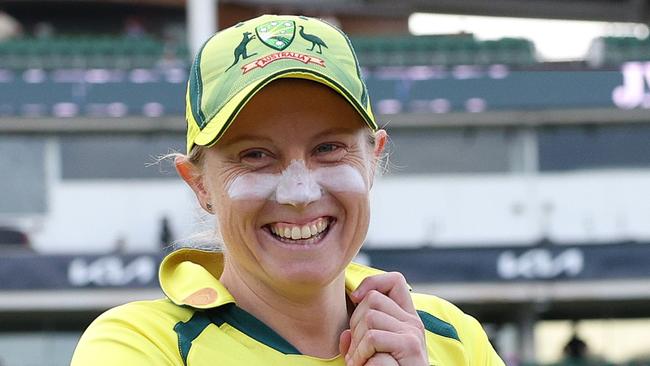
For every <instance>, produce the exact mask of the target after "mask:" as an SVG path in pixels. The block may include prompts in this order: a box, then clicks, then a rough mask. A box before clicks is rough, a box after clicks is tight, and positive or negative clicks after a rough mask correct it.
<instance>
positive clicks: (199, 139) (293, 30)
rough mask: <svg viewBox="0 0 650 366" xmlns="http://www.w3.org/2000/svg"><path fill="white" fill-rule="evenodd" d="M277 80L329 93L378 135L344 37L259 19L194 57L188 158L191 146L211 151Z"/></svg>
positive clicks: (312, 24) (317, 23)
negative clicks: (310, 83) (299, 81)
mask: <svg viewBox="0 0 650 366" xmlns="http://www.w3.org/2000/svg"><path fill="white" fill-rule="evenodd" d="M279 78H299V79H308V80H313V81H315V82H319V83H322V84H324V85H326V86H328V87H330V88H332V89H333V90H335V91H336V92H338V93H339V94H340V95H342V96H343V97H344V98H345V99H346V100H347V101H348V102H349V103H350V104H351V105H352V106H353V107H354V108H355V109H356V110H357V112H359V114H360V115H361V116H362V118H363V119H364V121H365V122H366V123H367V124H368V126H369V127H370V128H371V129H372V130H377V129H378V127H377V123H376V122H375V118H374V116H373V114H372V110H371V108H370V100H369V97H368V91H367V89H366V85H365V83H364V82H363V80H362V78H361V70H360V69H359V63H358V61H357V58H356V55H355V53H354V50H353V49H352V45H351V43H350V40H349V39H348V38H347V36H346V35H345V34H344V33H343V32H341V31H340V30H339V29H338V28H335V27H334V26H332V25H330V24H328V23H326V22H324V21H322V20H319V19H315V18H309V17H305V16H295V15H262V16H260V17H257V18H254V19H250V20H247V21H245V22H241V23H238V24H236V25H234V26H232V27H230V28H227V29H224V30H222V31H220V32H218V33H216V34H215V35H214V36H212V37H211V38H210V39H208V41H207V42H205V44H204V45H203V47H202V48H201V50H200V51H199V52H198V54H197V55H196V57H195V59H194V62H193V63H192V67H191V70H190V75H189V80H188V83H187V93H186V95H185V99H186V109H185V117H186V120H187V153H188V154H189V152H190V151H191V150H192V147H193V146H194V145H201V146H212V145H214V144H215V143H216V142H217V141H218V140H219V138H220V137H221V136H222V135H223V134H224V132H225V131H226V129H227V128H228V126H230V124H231V123H232V122H233V120H234V119H235V117H237V114H238V113H239V111H241V109H242V108H243V107H244V106H245V105H246V103H247V102H248V101H249V100H250V99H251V98H252V97H253V95H255V93H256V92H257V91H259V90H260V89H261V88H263V87H264V86H265V85H267V84H268V83H270V82H271V81H273V80H276V79H279ZM287 102H290V101H287Z"/></svg>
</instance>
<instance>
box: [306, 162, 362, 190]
mask: <svg viewBox="0 0 650 366" xmlns="http://www.w3.org/2000/svg"><path fill="white" fill-rule="evenodd" d="M314 177H315V179H316V181H317V182H318V184H319V185H320V186H321V187H323V188H325V190H327V191H328V192H333V193H335V192H342V193H343V192H344V193H353V194H357V195H364V194H365V195H367V193H368V190H369V184H368V182H367V180H366V179H364V178H363V175H362V174H361V173H360V172H359V169H356V168H354V167H352V166H350V165H344V164H342V165H337V166H333V167H325V168H318V169H316V171H314Z"/></svg>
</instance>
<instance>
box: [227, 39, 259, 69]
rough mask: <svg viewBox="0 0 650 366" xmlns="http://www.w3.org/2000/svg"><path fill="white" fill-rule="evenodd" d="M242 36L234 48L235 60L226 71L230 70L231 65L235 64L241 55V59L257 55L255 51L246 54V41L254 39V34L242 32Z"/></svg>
mask: <svg viewBox="0 0 650 366" xmlns="http://www.w3.org/2000/svg"><path fill="white" fill-rule="evenodd" d="M243 36H244V38H242V40H241V42H239V45H238V46H237V48H235V52H234V53H235V61H234V62H233V63H232V65H230V66H229V67H228V68H227V69H226V71H228V70H230V68H231V67H233V66H235V65H236V64H237V63H238V62H239V58H240V57H241V58H242V59H243V60H245V59H247V58H249V57H251V56H255V55H257V53H252V54H250V55H248V54H246V46H247V45H248V42H250V41H251V40H253V39H255V35H253V33H251V32H244V33H243Z"/></svg>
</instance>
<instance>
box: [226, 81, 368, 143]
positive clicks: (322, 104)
mask: <svg viewBox="0 0 650 366" xmlns="http://www.w3.org/2000/svg"><path fill="white" fill-rule="evenodd" d="M366 128H368V127H367V125H366V124H365V122H364V120H363V118H362V117H361V115H360V114H359V113H358V112H357V111H356V110H355V109H354V107H353V106H352V105H351V104H350V103H349V102H348V101H346V100H345V98H344V97H343V96H341V95H340V94H338V93H337V92H336V91H334V90H333V89H331V88H330V87H328V86H326V85H323V84H320V83H318V82H315V81H310V80H303V79H286V78H285V79H278V80H274V81H272V82H271V83H269V84H268V85H266V86H265V87H264V88H262V89H261V90H260V91H258V92H257V93H256V94H255V95H254V96H253V97H252V98H251V99H250V100H249V101H248V103H247V104H246V106H244V108H242V110H241V111H240V112H239V114H238V115H237V117H236V118H235V120H234V121H233V123H232V125H231V126H230V127H229V128H228V130H227V131H226V133H225V134H224V136H223V137H222V139H221V141H228V140H231V139H233V138H237V136H239V135H251V134H261V135H267V134H274V133H285V134H298V135H299V134H310V133H319V132H321V131H326V130H337V131H349V132H350V133H356V132H358V131H360V130H363V129H366ZM221 141H220V142H219V143H217V145H219V144H220V143H221Z"/></svg>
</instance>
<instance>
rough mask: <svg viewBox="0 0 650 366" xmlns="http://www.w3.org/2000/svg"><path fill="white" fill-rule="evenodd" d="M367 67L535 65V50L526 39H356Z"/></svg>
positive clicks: (359, 51) (363, 63)
mask: <svg viewBox="0 0 650 366" xmlns="http://www.w3.org/2000/svg"><path fill="white" fill-rule="evenodd" d="M351 41H352V44H353V45H354V47H355V50H356V52H357V54H358V56H359V62H360V63H361V64H362V65H363V66H367V67H375V66H418V65H442V66H451V65H490V64H505V65H512V66H527V65H531V64H534V63H535V62H536V59H535V47H534V45H533V43H532V42H530V41H528V40H526V39H517V38H502V39H500V40H489V41H479V40H476V39H475V38H474V37H473V36H472V35H468V34H463V35H448V36H400V37H396V36H393V37H354V38H352V40H351Z"/></svg>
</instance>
